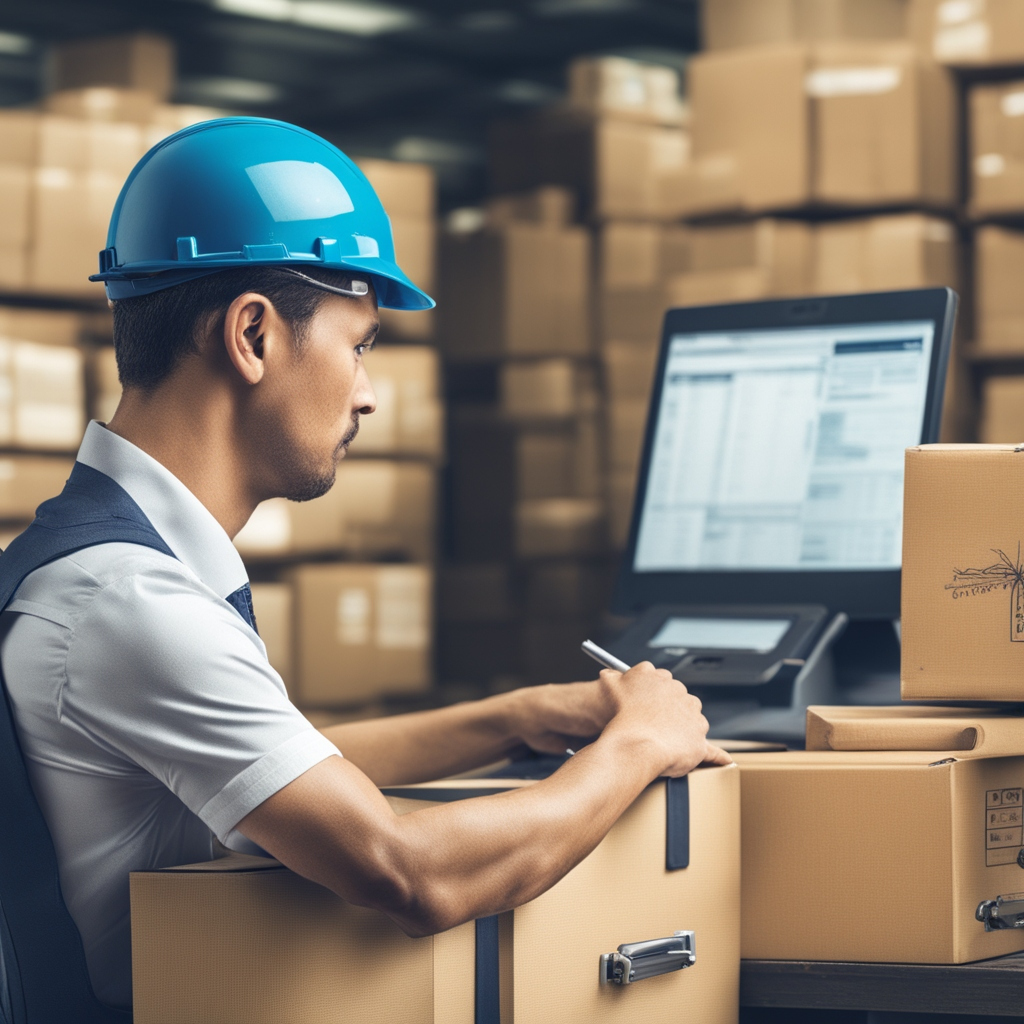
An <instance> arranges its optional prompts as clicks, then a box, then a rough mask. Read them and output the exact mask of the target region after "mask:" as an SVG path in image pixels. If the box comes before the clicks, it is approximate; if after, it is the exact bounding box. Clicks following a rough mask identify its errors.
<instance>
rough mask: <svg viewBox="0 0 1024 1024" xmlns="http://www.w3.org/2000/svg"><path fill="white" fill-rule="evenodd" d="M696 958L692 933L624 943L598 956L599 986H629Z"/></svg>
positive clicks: (694, 961)
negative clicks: (599, 964)
mask: <svg viewBox="0 0 1024 1024" xmlns="http://www.w3.org/2000/svg"><path fill="white" fill-rule="evenodd" d="M696 961H697V943H696V940H695V939H694V934H693V932H675V933H673V934H672V935H670V936H669V937H668V938H666V939H648V940H647V941H646V942H627V943H624V944H623V945H621V946H619V948H618V951H617V952H615V953H604V954H602V956H601V984H602V985H630V984H632V983H633V982H634V981H643V979H644V978H653V977H655V976H657V975H659V974H668V973H669V972H671V971H681V970H682V969H683V968H684V967H692V966H693V965H694V964H695V963H696Z"/></svg>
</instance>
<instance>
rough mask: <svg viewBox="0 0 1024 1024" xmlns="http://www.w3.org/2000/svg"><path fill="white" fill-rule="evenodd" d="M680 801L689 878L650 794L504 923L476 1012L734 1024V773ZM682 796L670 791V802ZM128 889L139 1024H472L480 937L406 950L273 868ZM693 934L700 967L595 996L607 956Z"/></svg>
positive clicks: (664, 814) (688, 786)
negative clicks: (494, 970)
mask: <svg viewBox="0 0 1024 1024" xmlns="http://www.w3.org/2000/svg"><path fill="white" fill-rule="evenodd" d="M533 784H535V783H530V782H522V781H517V780H509V779H500V780H493V781H484V780H473V781H472V782H466V781H464V780H463V781H459V782H455V783H434V784H432V786H431V787H429V788H427V793H423V792H422V789H421V788H420V787H416V788H413V787H408V788H405V789H399V790H391V791H388V792H390V793H391V794H393V795H390V796H389V799H390V801H391V802H392V806H393V807H394V808H395V810H396V811H397V812H398V813H410V812H415V811H417V810H419V809H421V808H423V807H424V806H429V803H428V802H427V801H424V800H421V799H412V797H421V796H424V795H436V796H437V798H438V799H441V800H448V799H451V798H452V797H453V796H455V795H456V794H458V795H461V796H470V795H472V794H474V793H488V792H495V791H501V790H505V789H517V788H519V787H521V786H528V785H533ZM679 785H680V784H678V783H673V786H676V787H678V786H679ZM682 786H683V787H685V795H686V796H687V797H688V805H689V808H688V814H687V817H688V824H689V844H688V845H689V851H688V860H689V863H688V866H687V867H683V868H678V869H675V870H670V869H669V868H668V867H667V866H666V851H667V849H668V848H669V836H670V834H671V831H672V830H670V828H669V827H668V825H667V821H668V799H667V793H668V790H667V787H666V784H665V783H664V782H661V781H659V782H656V783H654V784H653V785H652V786H650V787H649V788H648V789H647V790H645V791H644V793H643V794H642V795H641V796H640V797H639V798H638V800H637V801H636V802H635V803H634V804H633V806H632V807H631V808H629V810H627V811H626V813H625V814H624V815H623V816H622V817H621V818H620V819H619V821H618V823H617V824H616V825H615V826H614V827H613V828H612V830H611V832H610V833H609V834H608V836H607V837H606V838H605V840H604V841H603V842H602V843H600V844H599V845H598V847H597V848H596V849H595V850H594V851H593V852H592V853H591V854H590V855H589V856H588V857H586V858H585V859H584V860H583V861H582V862H581V863H580V864H578V865H577V866H576V867H575V868H574V869H573V870H572V871H570V872H569V874H568V875H566V876H565V878H563V879H562V880H561V881H560V882H558V883H557V884H556V885H555V886H553V887H552V888H551V889H549V890H548V891H547V892H546V893H544V894H543V895H542V896H539V897H538V898H537V899H535V900H533V901H531V902H530V903H527V904H526V905H525V906H522V907H519V908H517V909H516V910H514V911H509V912H507V913H505V914H502V915H500V917H499V919H498V923H497V932H498V965H499V969H498V992H497V993H491V998H492V999H494V1000H495V1003H497V1004H498V1005H494V1004H492V1003H488V1004H483V1005H482V1007H481V1009H482V1010H489V1008H490V1006H492V1005H493V1012H494V1015H495V1017H494V1019H497V1016H498V1012H499V1006H500V1017H501V1020H502V1021H506V1022H508V1024H547V1022H549V1021H553V1020H558V1021H567V1022H569V1021H573V1022H582V1021H586V1022H587V1024H627V1022H634V1021H644V1022H645V1024H670V1022H671V1024H675V1022H677V1021H678V1020H679V1015H680V1007H684V1008H685V1013H686V1015H687V1016H688V1017H692V1019H693V1020H695V1021H696V1020H699V1021H700V1022H701V1024H735V1021H736V1020H737V1018H738V1002H739V934H740V902H739V837H738V828H739V772H738V771H737V770H736V769H735V768H734V767H731V766H730V767H727V768H702V769H698V770H697V771H695V772H691V773H690V775H689V776H688V777H687V781H686V782H685V783H683V784H682ZM682 793H683V791H682V790H681V789H676V790H674V798H676V799H677V797H676V794H678V795H680V796H681V795H682ZM678 809H679V808H678V806H676V810H677V811H678ZM680 862H681V861H673V863H680ZM131 888H132V975H133V987H134V1015H135V1020H136V1021H137V1022H138V1024H185V1022H186V1021H189V1022H191V1021H197V1020H204V1021H205V1020H216V1021H218V1022H219V1024H243V1022H244V1024H280V1022H290V1021H295V1022H297V1021H305V1020H312V1019H315V1020H317V1021H318V1022H322V1024H341V1022H343V1021H344V1022H345V1024H353V1022H359V1024H399V1022H402V1024H472V1022H473V1021H474V1012H475V997H474V993H475V973H476V966H477V964H476V952H475V950H476V948H477V945H476V934H477V933H476V929H477V928H478V927H480V926H476V925H474V924H473V923H472V922H470V923H468V924H464V925H461V926H459V927H458V928H454V929H452V930H450V931H448V932H444V933H442V934H440V935H435V936H433V937H431V938H425V939H410V938H408V937H407V936H405V935H403V934H402V933H401V932H400V931H399V929H398V927H397V926H396V925H394V924H392V923H391V922H390V921H389V920H388V919H387V918H386V917H385V916H384V915H383V914H380V913H378V912H375V911H370V910H365V909H361V908H359V907H355V906H352V905H351V904H347V903H344V902H343V901H342V900H340V899H338V898H337V897H336V896H334V895H333V894H332V893H331V892H329V891H328V890H327V889H324V888H322V887H321V886H318V885H314V884H313V883H312V882H308V881H306V880H304V879H302V878H300V877H299V876H298V875H295V874H292V873H291V872H289V871H286V870H285V869H284V868H283V867H281V866H280V865H279V864H277V863H276V862H273V861H267V860H266V859H256V858H245V857H243V856H241V855H233V856H232V857H230V858H225V859H224V860H222V861H213V862H210V863H208V864H202V865H191V866H186V867H184V868H172V869H169V870H166V871H154V872H136V873H134V874H133V875H132V878H131ZM486 925H487V923H486V922H485V925H484V926H483V927H486ZM681 930H686V931H692V932H693V933H694V938H695V944H696V950H697V957H696V962H695V963H694V965H693V966H692V967H688V968H686V969H684V970H682V971H675V972H672V973H670V974H666V975H662V976H660V977H651V978H644V979H642V980H637V981H634V982H633V983H632V984H630V985H628V986H619V985H615V984H607V985H602V984H601V983H600V981H599V966H600V960H601V957H602V956H603V955H604V954H607V953H614V952H615V951H616V950H617V949H618V947H619V946H620V945H621V944H623V943H632V942H640V941H645V940H648V939H659V938H664V937H668V936H671V935H672V934H673V933H674V932H676V931H681ZM480 948H481V955H483V953H484V950H485V949H486V946H485V945H481V947H480ZM495 997H496V998H495ZM484 998H486V997H484ZM476 1019H478V1020H479V1019H480V1018H479V1017H477V1018H476Z"/></svg>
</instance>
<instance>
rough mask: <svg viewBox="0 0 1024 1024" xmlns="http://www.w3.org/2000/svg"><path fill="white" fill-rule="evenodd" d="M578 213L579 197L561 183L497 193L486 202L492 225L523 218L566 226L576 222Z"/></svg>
mask: <svg viewBox="0 0 1024 1024" xmlns="http://www.w3.org/2000/svg"><path fill="white" fill-rule="evenodd" d="M575 213H576V197H575V196H574V195H573V194H572V192H570V191H569V189H567V188H560V187H559V186H558V185H542V186H541V187H540V188H535V189H531V190H530V191H529V192H515V193H513V194H512V195H505V196H493V197H491V198H490V199H488V200H487V201H486V204H485V206H484V215H485V218H486V221H487V223H488V224H490V225H491V226H492V227H505V226H506V225H508V224H516V223H519V222H520V221H526V222H527V223H530V224H547V225H548V226H549V227H565V226H566V225H568V224H571V223H572V222H573V218H574V216H575Z"/></svg>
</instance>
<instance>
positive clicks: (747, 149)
mask: <svg viewBox="0 0 1024 1024" xmlns="http://www.w3.org/2000/svg"><path fill="white" fill-rule="evenodd" d="M689 75H690V98H691V103H692V107H693V120H692V133H693V158H692V163H691V167H690V170H689V172H688V177H689V181H688V185H687V187H686V190H685V210H684V212H685V213H690V214H710V213H724V212H735V211H742V212H747V213H760V212H769V211H773V210H796V209H801V208H804V207H807V206H808V205H812V206H813V205H820V206H826V207H842V208H864V207H879V206H900V205H916V206H920V205H924V206H929V207H940V208H951V207H953V206H954V205H955V204H956V202H957V200H958V184H957V166H958V163H957V145H958V125H957V115H956V102H955V91H954V86H953V81H952V78H951V77H950V74H949V72H948V71H946V70H945V69H943V68H941V67H939V66H938V65H935V64H933V63H931V62H930V61H928V60H927V59H925V58H923V57H921V56H919V55H918V54H917V53H916V51H915V50H914V48H913V47H912V46H910V45H909V44H902V43H886V44H878V43H876V44H870V45H869V44H853V43H848V44H839V43H822V44H818V45H814V46H781V45H780V46H770V47H763V48H759V49H743V50H734V51H722V52H713V53H706V54H698V55H697V56H696V57H694V59H693V61H692V62H691V64H690V70H689Z"/></svg>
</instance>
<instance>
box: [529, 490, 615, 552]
mask: <svg viewBox="0 0 1024 1024" xmlns="http://www.w3.org/2000/svg"><path fill="white" fill-rule="evenodd" d="M515 528H516V533H515V549H516V554H517V555H518V556H519V557H520V558H572V557H575V556H579V555H596V554H600V553H601V552H602V551H604V550H605V548H606V547H607V526H606V522H605V510H604V502H603V501H602V500H601V499H600V498H538V499H532V500H523V501H520V502H518V503H517V504H516V508H515Z"/></svg>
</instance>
